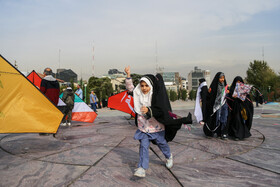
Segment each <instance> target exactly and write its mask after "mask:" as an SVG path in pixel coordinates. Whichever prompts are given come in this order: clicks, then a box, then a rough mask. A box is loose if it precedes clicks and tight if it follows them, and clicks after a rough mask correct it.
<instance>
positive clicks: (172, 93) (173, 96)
mask: <svg viewBox="0 0 280 187" xmlns="http://www.w3.org/2000/svg"><path fill="white" fill-rule="evenodd" d="M176 100H177V93H176V92H175V91H173V90H170V101H176Z"/></svg>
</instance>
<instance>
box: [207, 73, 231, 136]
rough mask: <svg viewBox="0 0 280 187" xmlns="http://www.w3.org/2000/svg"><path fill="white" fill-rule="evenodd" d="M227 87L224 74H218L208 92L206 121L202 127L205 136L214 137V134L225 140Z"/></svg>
mask: <svg viewBox="0 0 280 187" xmlns="http://www.w3.org/2000/svg"><path fill="white" fill-rule="evenodd" d="M227 87H228V86H227V82H226V79H225V75H224V73H222V72H218V73H217V74H216V75H215V77H214V79H213V81H212V83H211V85H210V88H209V90H208V92H209V95H208V99H207V119H206V123H205V124H204V126H203V131H204V134H205V135H206V136H214V134H215V133H216V134H217V137H221V138H222V139H226V138H227V130H228V125H227V117H228V105H227V103H226V94H227V93H229V91H228V90H227Z"/></svg>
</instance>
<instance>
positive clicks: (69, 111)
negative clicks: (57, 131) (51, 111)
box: [62, 106, 74, 123]
mask: <svg viewBox="0 0 280 187" xmlns="http://www.w3.org/2000/svg"><path fill="white" fill-rule="evenodd" d="M73 108H74V106H67V109H66V111H65V113H64V116H63V119H62V123H65V122H66V117H67V116H68V117H67V122H68V123H71V119H72V109H73Z"/></svg>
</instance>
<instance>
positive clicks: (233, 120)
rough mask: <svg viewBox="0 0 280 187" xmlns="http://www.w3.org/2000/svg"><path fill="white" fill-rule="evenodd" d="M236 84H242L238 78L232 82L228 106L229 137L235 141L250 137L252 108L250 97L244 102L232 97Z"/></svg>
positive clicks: (241, 80)
mask: <svg viewBox="0 0 280 187" xmlns="http://www.w3.org/2000/svg"><path fill="white" fill-rule="evenodd" d="M237 82H241V83H244V81H243V79H242V78H241V77H240V76H237V77H235V79H234V80H233V82H232V84H231V87H230V93H229V99H228V104H229V107H230V110H229V135H230V136H232V137H234V138H235V139H240V140H242V139H244V138H248V137H250V136H251V133H250V129H251V127H252V122H253V115H254V107H253V103H252V101H251V98H250V95H249V94H248V95H247V96H246V99H245V101H242V100H240V99H239V98H234V97H232V94H233V92H234V89H235V86H236V83H237Z"/></svg>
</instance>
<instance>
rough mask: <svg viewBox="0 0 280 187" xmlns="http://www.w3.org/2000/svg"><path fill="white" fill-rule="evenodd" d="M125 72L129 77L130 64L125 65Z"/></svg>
mask: <svg viewBox="0 0 280 187" xmlns="http://www.w3.org/2000/svg"><path fill="white" fill-rule="evenodd" d="M124 72H125V73H126V74H127V77H130V66H127V67H125V68H124Z"/></svg>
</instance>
